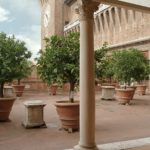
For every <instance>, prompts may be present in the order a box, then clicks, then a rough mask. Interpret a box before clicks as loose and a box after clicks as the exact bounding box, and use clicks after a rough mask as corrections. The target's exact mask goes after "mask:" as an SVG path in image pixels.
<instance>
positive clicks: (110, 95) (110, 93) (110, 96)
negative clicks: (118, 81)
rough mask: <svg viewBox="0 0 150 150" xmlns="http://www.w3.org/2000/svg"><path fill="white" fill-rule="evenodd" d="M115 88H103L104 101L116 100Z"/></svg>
mask: <svg viewBox="0 0 150 150" xmlns="http://www.w3.org/2000/svg"><path fill="white" fill-rule="evenodd" d="M114 95H115V87H114V86H102V97H101V99H102V100H114V99H115V97H114Z"/></svg>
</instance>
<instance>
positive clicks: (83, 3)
mask: <svg viewBox="0 0 150 150" xmlns="http://www.w3.org/2000/svg"><path fill="white" fill-rule="evenodd" d="M98 6H99V3H97V2H93V1H92V0H78V4H77V7H76V9H75V11H76V13H77V14H79V20H85V19H93V13H94V12H95V11H96V10H97V9H98Z"/></svg>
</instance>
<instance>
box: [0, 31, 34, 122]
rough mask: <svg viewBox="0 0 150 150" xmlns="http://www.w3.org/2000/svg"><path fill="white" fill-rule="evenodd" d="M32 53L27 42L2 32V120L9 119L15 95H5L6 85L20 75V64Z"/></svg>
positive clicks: (0, 77) (0, 103)
mask: <svg viewBox="0 0 150 150" xmlns="http://www.w3.org/2000/svg"><path fill="white" fill-rule="evenodd" d="M30 55H31V53H30V52H29V51H28V50H27V48H26V47H25V43H24V42H22V41H19V40H16V39H15V37H14V36H11V37H9V36H7V35H6V34H5V33H0V67H1V69H0V121H8V120H9V114H10V111H11V109H12V106H13V103H14V101H15V97H6V96H5V95H4V85H5V83H6V82H11V81H12V80H13V79H15V78H17V76H18V72H17V69H18V64H19V63H20V62H21V61H22V60H23V59H24V58H28V57H29V56H30Z"/></svg>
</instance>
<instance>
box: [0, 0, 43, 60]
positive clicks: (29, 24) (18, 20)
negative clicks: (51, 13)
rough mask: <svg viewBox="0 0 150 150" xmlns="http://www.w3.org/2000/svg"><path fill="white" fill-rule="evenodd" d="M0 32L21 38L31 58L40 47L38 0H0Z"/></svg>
mask: <svg viewBox="0 0 150 150" xmlns="http://www.w3.org/2000/svg"><path fill="white" fill-rule="evenodd" d="M0 32H5V33H6V34H8V35H12V34H14V35H15V37H16V38H17V39H20V40H23V41H24V42H25V43H26V46H27V48H28V49H29V50H30V51H31V52H32V60H33V58H35V57H36V55H37V52H38V51H39V49H40V48H41V40H40V38H41V33H40V4H39V0H0Z"/></svg>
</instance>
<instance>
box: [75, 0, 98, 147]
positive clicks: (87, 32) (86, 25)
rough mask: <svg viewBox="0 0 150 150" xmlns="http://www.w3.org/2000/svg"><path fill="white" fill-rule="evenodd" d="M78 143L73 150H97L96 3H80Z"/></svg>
mask: <svg viewBox="0 0 150 150" xmlns="http://www.w3.org/2000/svg"><path fill="white" fill-rule="evenodd" d="M80 2H81V3H80V5H79V9H78V11H79V12H78V13H79V20H80V141H79V144H78V145H77V146H75V147H74V150H97V147H96V144H95V81H94V79H95V74H94V42H93V23H94V19H93V13H94V11H95V10H96V8H97V6H98V5H97V3H94V2H91V1H90V0H89V1H88V0H86V1H80Z"/></svg>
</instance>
